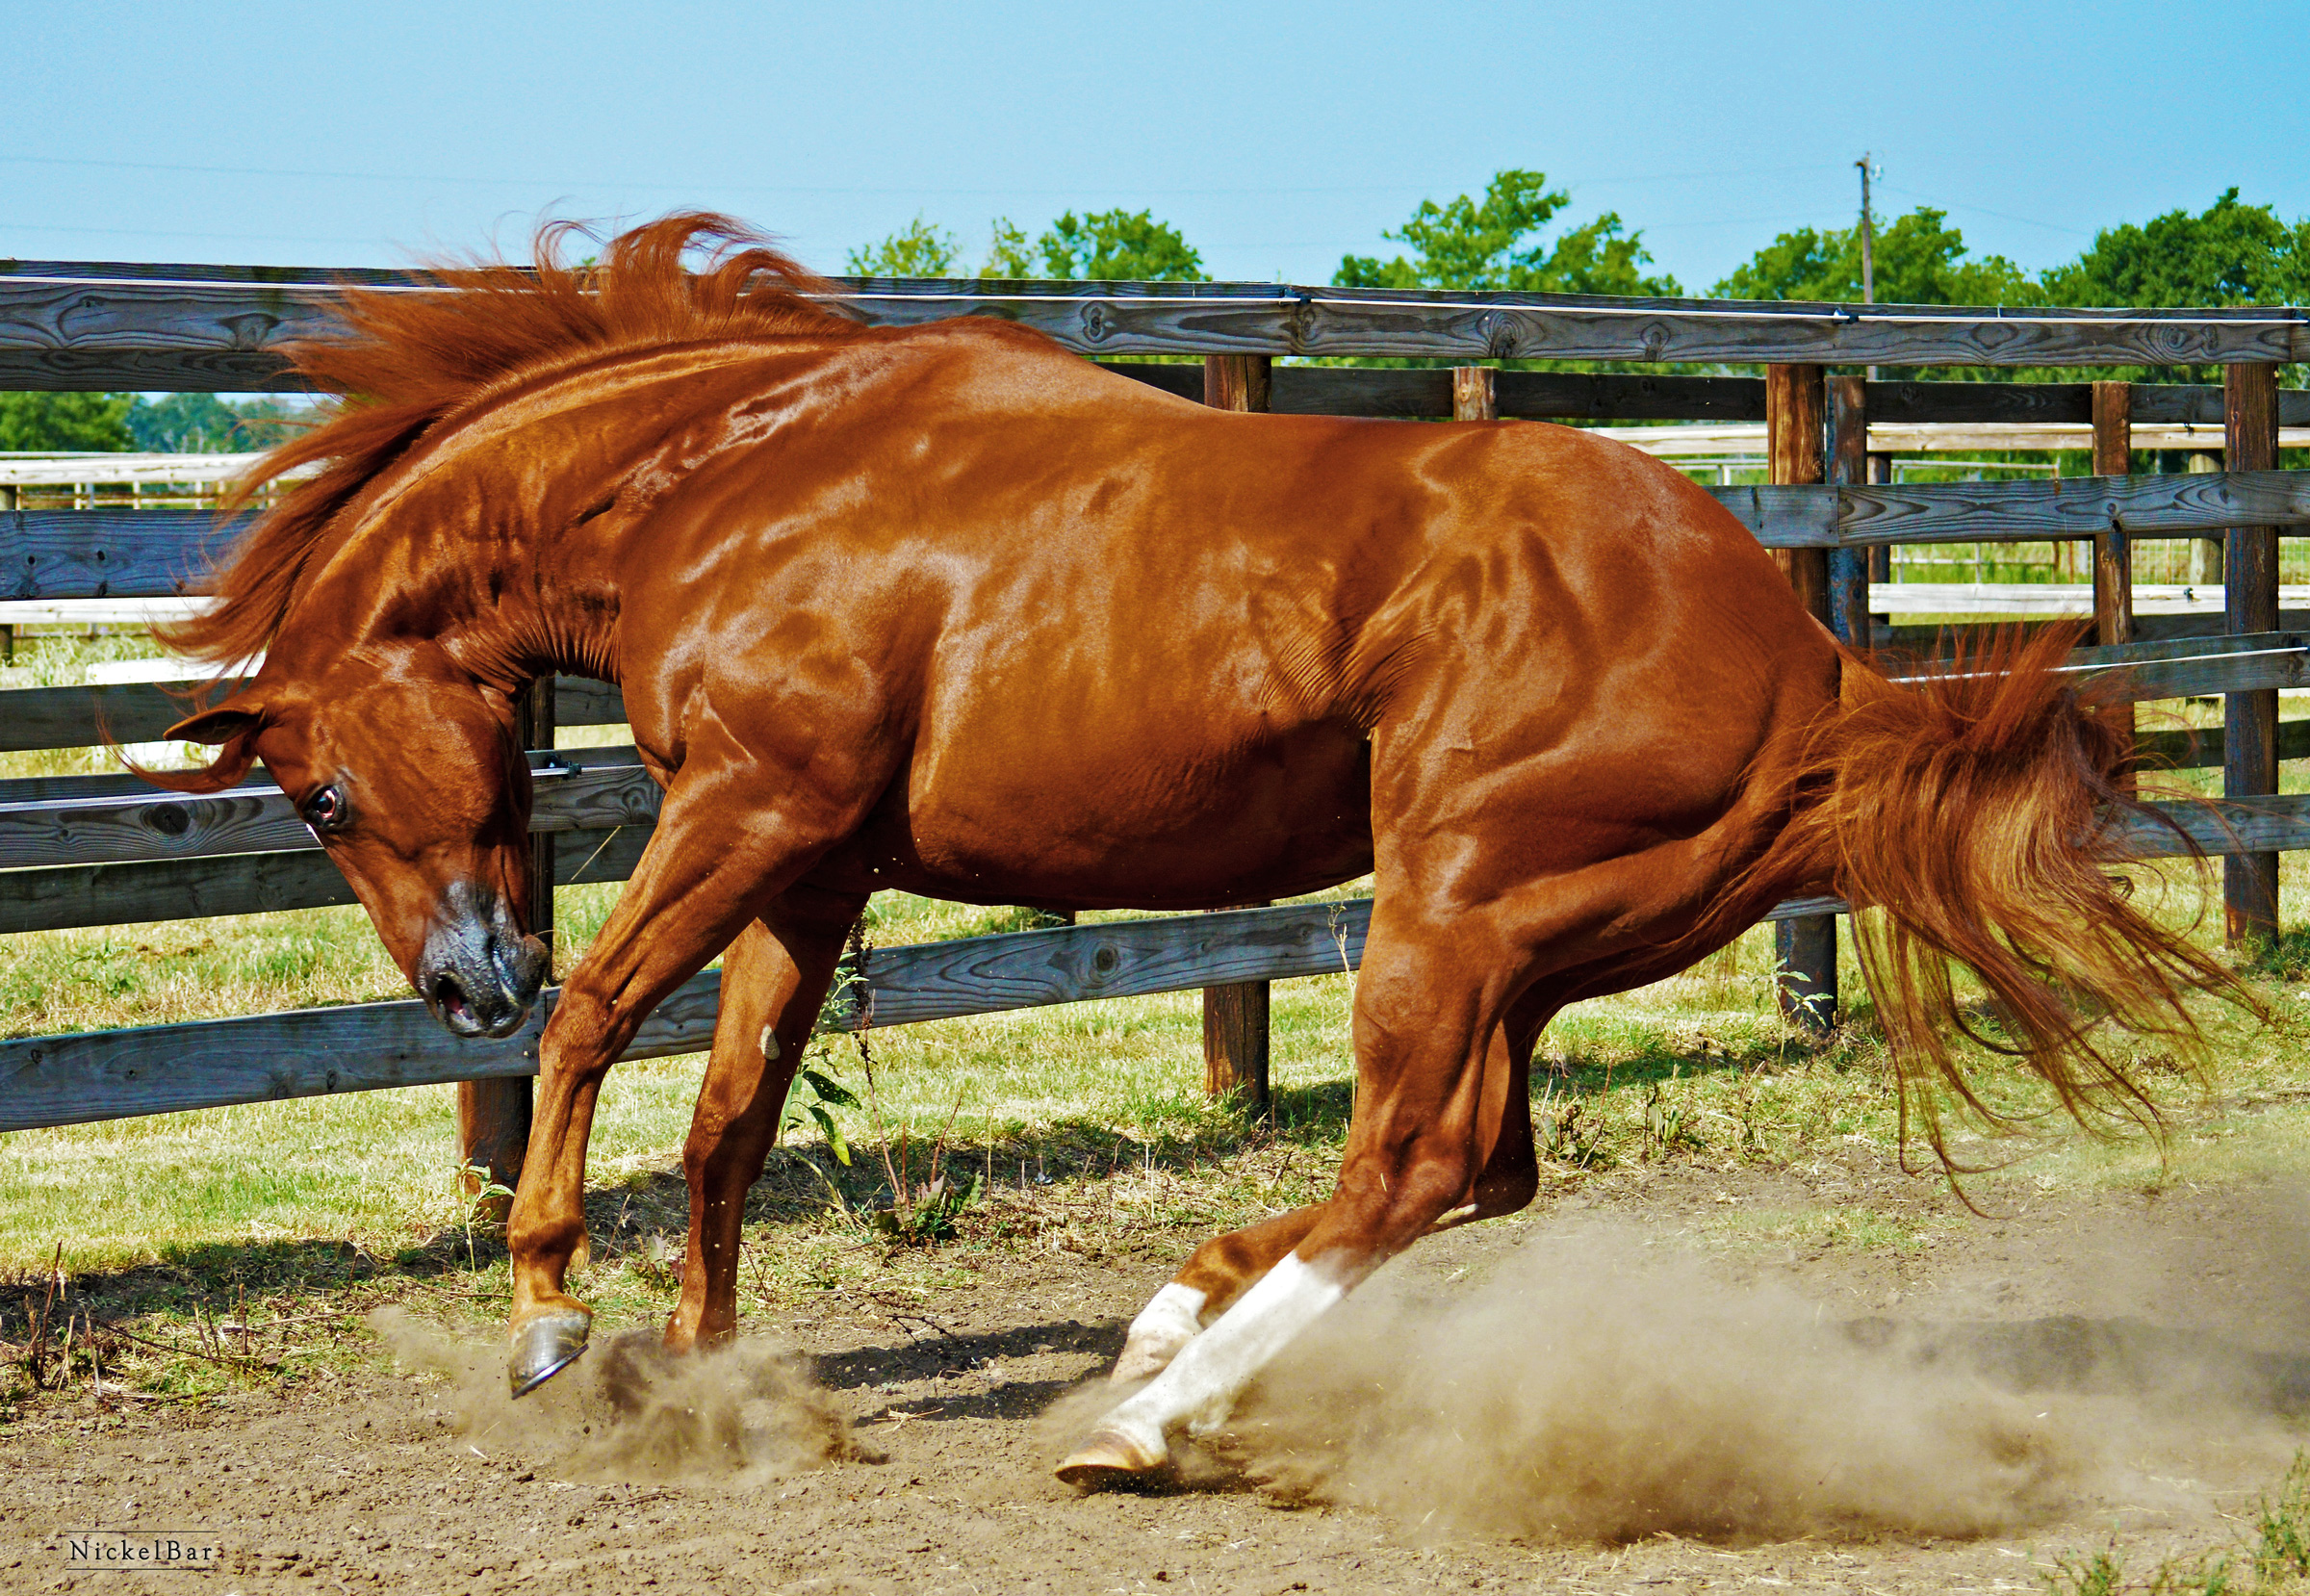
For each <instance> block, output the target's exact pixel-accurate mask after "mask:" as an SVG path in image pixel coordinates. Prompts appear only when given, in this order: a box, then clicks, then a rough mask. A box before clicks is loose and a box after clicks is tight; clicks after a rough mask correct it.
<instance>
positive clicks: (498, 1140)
mask: <svg viewBox="0 0 2310 1596" xmlns="http://www.w3.org/2000/svg"><path fill="white" fill-rule="evenodd" d="M513 724H514V735H515V737H516V739H517V740H519V741H520V743H521V745H522V747H523V749H524V750H525V751H526V750H528V749H532V748H552V746H553V678H552V676H551V675H547V676H541V677H539V678H538V679H537V680H536V681H535V682H531V683H530V684H529V688H528V690H527V691H526V692H525V693H523V694H522V696H521V698H520V699H519V700H517V701H516V702H515V704H514V722H513ZM553 841H554V834H553V833H552V832H532V833H531V834H530V835H529V930H530V933H531V934H532V935H534V936H538V937H543V938H544V939H545V940H546V946H547V947H548V948H552V946H553ZM532 1106H533V1104H532V1098H531V1093H530V1082H529V1078H528V1077H527V1076H526V1075H510V1076H501V1077H499V1078H497V1079H495V1080H486V1081H463V1082H460V1083H459V1084H458V1087H457V1146H458V1148H459V1151H460V1153H461V1154H462V1156H463V1158H464V1160H465V1163H466V1166H467V1167H468V1168H469V1169H472V1170H475V1171H488V1175H489V1180H490V1182H491V1183H492V1184H494V1185H499V1186H504V1187H509V1188H510V1187H512V1186H514V1185H516V1184H517V1183H518V1182H519V1181H520V1179H521V1174H522V1159H523V1158H524V1157H525V1156H526V1154H527V1153H528V1151H529V1116H530V1111H531V1108H532ZM480 1190H481V1180H480V1176H479V1175H478V1174H477V1173H476V1174H469V1175H468V1176H466V1192H467V1195H468V1196H474V1195H476V1194H478V1193H479V1191H480ZM508 1206H509V1205H508V1203H507V1202H506V1200H505V1199H503V1198H499V1199H498V1200H497V1201H496V1202H495V1203H493V1204H492V1208H493V1211H494V1212H495V1213H496V1214H497V1216H498V1217H499V1218H500V1219H502V1218H503V1217H504V1215H505V1210H506V1208H507V1207H508Z"/></svg>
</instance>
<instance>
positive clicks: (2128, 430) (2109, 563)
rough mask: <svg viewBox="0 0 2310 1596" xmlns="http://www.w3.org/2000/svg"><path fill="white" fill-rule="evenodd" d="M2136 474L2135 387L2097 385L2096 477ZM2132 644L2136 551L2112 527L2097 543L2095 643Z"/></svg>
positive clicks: (2108, 645)
mask: <svg viewBox="0 0 2310 1596" xmlns="http://www.w3.org/2000/svg"><path fill="white" fill-rule="evenodd" d="M2133 474H2134V388H2133V384H2132V383H2130V382H2096V383H2095V384H2093V475H2094V476H2132V475H2133ZM2133 640H2134V546H2133V542H2132V540H2131V539H2130V538H2128V537H2127V536H2126V532H2125V528H2122V527H2117V526H2112V527H2109V528H2105V529H2104V530H2102V531H2101V532H2098V533H2096V534H2095V535H2094V538H2093V641H2094V642H2095V643H2097V644H2099V645H2101V646H2102V647H2103V648H2111V647H2114V646H2116V645H2117V644H2120V643H2130V642H2132V641H2133Z"/></svg>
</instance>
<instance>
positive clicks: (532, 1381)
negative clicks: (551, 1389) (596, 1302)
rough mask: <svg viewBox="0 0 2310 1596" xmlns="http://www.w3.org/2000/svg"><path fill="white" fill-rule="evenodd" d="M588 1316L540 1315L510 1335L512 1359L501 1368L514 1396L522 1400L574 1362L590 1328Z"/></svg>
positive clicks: (569, 1314) (569, 1313) (572, 1314)
mask: <svg viewBox="0 0 2310 1596" xmlns="http://www.w3.org/2000/svg"><path fill="white" fill-rule="evenodd" d="M593 1324H594V1318H593V1315H591V1314H588V1313H575V1312H572V1311H570V1310H568V1309H566V1308H565V1309H563V1310H561V1311H559V1312H555V1313H541V1314H539V1315H538V1316H537V1317H536V1318H535V1319H532V1320H530V1321H529V1323H527V1324H526V1325H524V1326H522V1327H521V1328H520V1329H518V1330H516V1331H514V1332H513V1357H512V1360H511V1361H510V1362H509V1363H507V1364H506V1366H505V1383H506V1384H507V1385H508V1386H509V1387H511V1389H512V1391H513V1394H514V1395H515V1396H517V1397H526V1396H527V1395H528V1394H529V1393H530V1392H532V1391H534V1390H536V1389H537V1388H538V1387H539V1386H541V1385H543V1384H545V1383H546V1381H548V1380H550V1379H552V1377H554V1376H555V1375H558V1374H560V1373H561V1372H562V1371H563V1370H564V1369H567V1368H568V1367H569V1366H570V1365H571V1364H573V1363H575V1362H577V1361H578V1354H580V1353H582V1352H583V1351H585V1338H586V1334H587V1332H588V1331H590V1330H591V1329H592V1328H593Z"/></svg>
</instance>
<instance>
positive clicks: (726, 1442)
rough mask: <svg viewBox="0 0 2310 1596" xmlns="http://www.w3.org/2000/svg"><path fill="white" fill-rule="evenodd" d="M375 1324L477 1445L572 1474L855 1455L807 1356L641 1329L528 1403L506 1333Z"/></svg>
mask: <svg viewBox="0 0 2310 1596" xmlns="http://www.w3.org/2000/svg"><path fill="white" fill-rule="evenodd" d="M370 1327H371V1328H372V1330H374V1331H375V1333H376V1334H377V1336H378V1337H379V1338H380V1339H381V1340H383V1341H384V1342H385V1344H386V1346H387V1347H388V1348H389V1349H390V1350H391V1351H392V1352H393V1354H394V1355H395V1357H397V1358H398V1360H399V1361H400V1362H401V1363H402V1364H403V1365H404V1366H405V1367H407V1368H409V1369H411V1370H414V1371H419V1372H423V1373H429V1374H437V1375H441V1376H443V1377H446V1378H447V1379H448V1380H449V1387H450V1400H451V1407H452V1411H453V1413H454V1422H455V1424H456V1426H457V1430H458V1433H459V1435H460V1436H461V1437H462V1438H463V1439H464V1440H466V1441H467V1442H469V1443H470V1444H473V1445H475V1446H476V1447H478V1448H480V1449H483V1450H484V1451H485V1452H489V1453H495V1452H500V1451H504V1452H518V1453H520V1454H524V1455H525V1456H526V1457H529V1458H534V1459H536V1460H537V1461H539V1462H542V1463H548V1464H550V1465H551V1466H552V1468H553V1469H554V1470H555V1471H556V1472H558V1473H561V1474H564V1475H566V1476H569V1477H572V1478H578V1479H593V1480H622V1481H627V1482H633V1483H650V1482H659V1481H667V1480H685V1479H699V1478H728V1477H730V1476H732V1475H739V1474H750V1475H763V1476H769V1475H783V1474H791V1473H795V1472H798V1471H800V1470H803V1469H809V1468H813V1467H816V1466H817V1465H819V1464H821V1463H824V1462H827V1461H829V1460H830V1459H834V1458H838V1457H845V1456H851V1455H854V1454H855V1449H854V1448H853V1446H852V1444H851V1443H850V1441H849V1440H848V1438H847V1433H846V1431H847V1426H846V1425H845V1423H844V1421H843V1419H842V1417H841V1415H840V1414H839V1413H838V1412H837V1411H836V1410H835V1408H834V1403H832V1402H831V1401H830V1400H829V1399H828V1397H827V1395H826V1393H825V1392H824V1391H823V1390H822V1389H820V1388H819V1386H818V1385H817V1384H816V1383H814V1382H813V1381H812V1380H811V1378H810V1377H809V1373H808V1372H807V1370H806V1369H805V1368H804V1366H803V1364H802V1362H801V1361H800V1360H799V1359H797V1358H795V1357H793V1356H791V1355H790V1354H787V1353H785V1352H783V1351H777V1350H775V1349H772V1348H770V1347H768V1346H766V1345H764V1344H762V1343H759V1342H751V1341H740V1342H736V1343H734V1344H732V1345H731V1346H728V1347H724V1348H718V1349H716V1350H714V1351H707V1352H702V1353H697V1354H694V1355H690V1356H684V1357H675V1356H671V1355H669V1354H667V1353H666V1352H665V1351H664V1350H663V1349H662V1347H661V1346H660V1344H659V1341H658V1337H657V1334H656V1332H655V1331H653V1330H632V1331H629V1332H627V1333H625V1334H623V1335H619V1336H616V1337H613V1338H610V1339H609V1340H607V1341H606V1342H604V1343H601V1344H597V1345H596V1346H595V1347H594V1348H593V1349H592V1350H590V1351H588V1352H587V1353H586V1354H585V1356H583V1357H582V1358H580V1359H578V1362H577V1363H575V1364H574V1365H572V1366H571V1367H570V1368H568V1369H566V1370H564V1371H562V1373H560V1374H559V1375H556V1376H555V1377H553V1378H552V1379H551V1380H549V1381H547V1382H546V1384H545V1385H543V1386H542V1387H540V1388H539V1389H538V1390H536V1391H533V1392H531V1393H530V1394H529V1395H528V1396H526V1397H524V1398H522V1399H521V1400H520V1401H519V1402H516V1401H514V1399H513V1398H512V1397H511V1396H509V1395H508V1394H507V1392H506V1389H505V1346H504V1342H503V1340H502V1339H501V1338H497V1337H492V1338H489V1339H488V1340H486V1341H477V1340H474V1339H470V1338H462V1337H452V1336H449V1335H448V1334H445V1333H444V1332H442V1331H440V1330H438V1329H435V1328H433V1327H432V1326H426V1325H424V1324H421V1323H420V1322H418V1321H417V1320H415V1319H413V1318H411V1317H410V1316H409V1315H408V1314H406V1313H404V1312H402V1311H401V1310H399V1309H396V1308H383V1309H379V1310H378V1311H377V1312H375V1313H373V1314H372V1315H371V1316H370Z"/></svg>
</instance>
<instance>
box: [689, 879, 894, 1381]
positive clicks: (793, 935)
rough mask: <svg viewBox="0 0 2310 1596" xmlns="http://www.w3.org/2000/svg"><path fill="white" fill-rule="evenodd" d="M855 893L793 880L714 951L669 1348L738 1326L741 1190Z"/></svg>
mask: <svg viewBox="0 0 2310 1596" xmlns="http://www.w3.org/2000/svg"><path fill="white" fill-rule="evenodd" d="M864 901H865V900H863V899H862V898H858V897H853V896H843V895H839V894H835V893H829V892H820V891H816V890H813V889H811V888H800V887H798V888H794V889H793V890H792V891H789V892H788V893H786V894H785V896H783V897H782V898H781V899H779V901H778V902H777V903H775V904H773V905H772V906H771V907H770V909H769V910H768V911H766V912H765V913H764V914H763V915H762V917H761V918H760V919H758V920H757V921H756V922H755V923H754V924H752V925H750V926H748V927H747V928H746V929H745V930H743V931H741V932H739V933H738V940H736V941H734V942H732V943H731V944H730V949H729V951H728V952H726V953H724V954H723V956H722V1002H721V1008H720V1010H719V1011H718V1012H717V1013H716V1015H715V1017H714V1050H713V1054H712V1057H711V1058H710V1059H709V1060H708V1062H707V1064H706V1081H705V1083H704V1084H703V1085H702V1086H701V1087H700V1088H699V1091H698V1111H697V1113H696V1115H695V1116H694V1117H693V1118H692V1120H691V1121H690V1137H689V1141H688V1142H687V1143H686V1144H684V1146H683V1147H682V1154H681V1162H682V1169H683V1171H684V1172H685V1173H686V1174H687V1175H688V1177H689V1186H690V1246H689V1254H688V1257H687V1258H686V1260H685V1261H684V1263H683V1265H682V1271H681V1300H680V1302H679V1303H678V1304H676V1306H675V1309H674V1314H673V1317H672V1318H670V1319H668V1320H667V1321H666V1347H667V1349H668V1350H669V1351H678V1352H682V1351H690V1350H691V1349H693V1348H695V1347H697V1346H698V1345H699V1344H700V1343H702V1342H703V1343H705V1344H706V1345H709V1346H710V1345H712V1344H714V1343H716V1342H720V1341H726V1340H728V1339H729V1338H730V1337H731V1336H732V1335H733V1334H735V1333H736V1331H737V1326H738V1249H739V1246H740V1240H741V1236H742V1232H743V1227H744V1220H745V1212H746V1193H747V1192H748V1190H750V1189H751V1188H752V1187H753V1185H754V1183H755V1181H757V1179H759V1178H760V1177H761V1172H762V1163H763V1160H764V1159H766V1158H768V1157H769V1155H770V1149H771V1148H772V1147H773V1146H776V1145H777V1143H778V1133H779V1128H780V1126H779V1116H780V1111H781V1110H782V1109H783V1107H784V1105H785V1100H786V1092H787V1089H788V1088H789V1087H790V1086H792V1084H793V1081H794V1070H795V1067H796V1066H797V1065H799V1064H800V1063H801V1062H802V1055H803V1050H804V1049H805V1048H806V1047H808V1046H809V1040H810V1032H811V1029H812V1027H813V1026H814V1025H815V1024H816V1023H817V1020H818V1012H819V1009H820V1007H821V1006H822V1005H823V1004H824V1003H825V1002H826V993H827V989H828V988H829V987H830V986H831V985H833V983H834V967H835V965H837V964H839V963H840V961H841V957H842V940H843V937H844V936H845V934H846V933H847V932H848V931H849V929H850V926H851V924H852V922H853V921H855V920H856V919H857V918H858V915H859V911H860V909H861V908H863V907H864Z"/></svg>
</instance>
